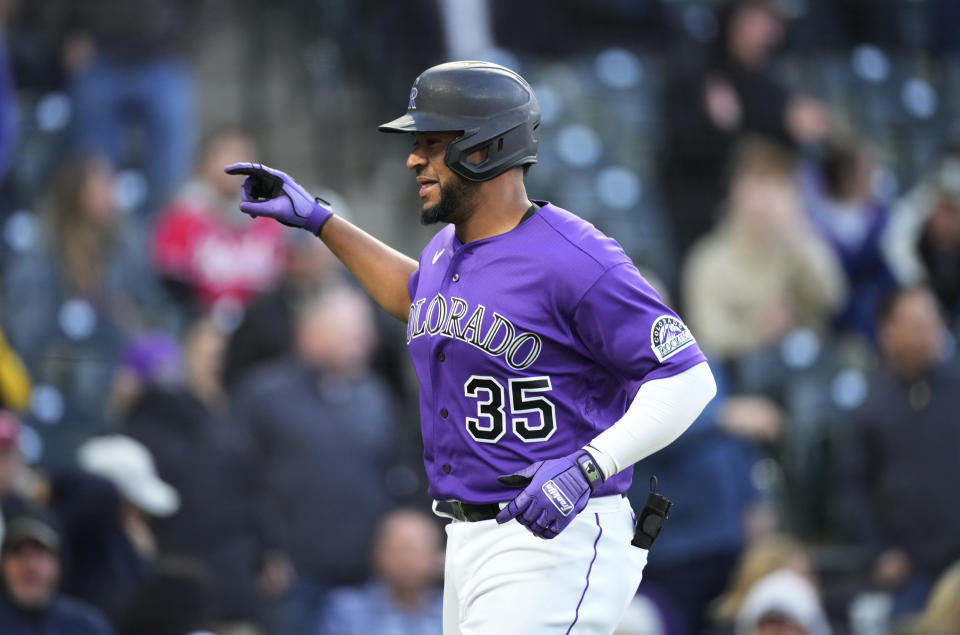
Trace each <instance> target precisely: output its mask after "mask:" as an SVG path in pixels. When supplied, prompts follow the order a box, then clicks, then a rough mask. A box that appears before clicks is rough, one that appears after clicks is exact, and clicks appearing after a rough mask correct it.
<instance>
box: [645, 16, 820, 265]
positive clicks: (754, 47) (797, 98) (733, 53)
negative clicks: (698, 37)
mask: <svg viewBox="0 0 960 635" xmlns="http://www.w3.org/2000/svg"><path fill="white" fill-rule="evenodd" d="M719 23H720V24H719V26H718V33H719V37H718V38H717V39H716V42H715V44H714V46H713V47H712V49H711V50H709V51H706V52H705V54H704V55H703V57H702V60H700V61H699V63H698V64H697V65H696V66H695V67H694V68H691V69H688V70H682V69H681V70H678V71H676V72H671V73H670V77H669V80H668V84H667V88H666V90H665V91H664V93H663V103H664V108H663V112H664V123H665V125H666V130H665V135H664V138H663V143H662V145H661V148H662V159H661V160H660V161H659V164H660V183H661V187H662V188H663V192H664V196H665V199H666V201H665V202H666V205H667V210H668V211H669V217H670V218H671V219H672V221H673V232H674V238H675V243H676V246H677V248H678V252H679V255H680V256H681V257H682V256H684V255H685V254H686V252H687V250H688V249H689V247H690V246H691V245H692V244H693V243H694V241H696V239H697V238H699V237H700V236H702V235H703V234H704V233H705V232H707V231H708V230H709V229H710V227H711V226H712V225H713V224H714V218H715V217H716V216H715V215H716V213H717V212H719V211H720V210H718V209H717V203H718V202H719V201H722V200H723V199H724V191H725V183H724V169H725V166H727V165H728V164H729V162H730V157H731V156H732V154H733V150H734V147H735V146H736V144H737V143H738V141H739V140H740V139H741V138H742V137H743V136H748V135H750V136H762V137H764V138H765V139H767V140H769V141H771V142H776V143H780V144H783V145H785V146H793V145H794V144H797V143H805V142H811V141H815V140H817V139H819V138H821V137H822V136H823V135H824V134H825V133H826V131H827V128H828V125H829V115H828V113H827V111H826V109H825V107H824V106H823V104H821V103H820V102H818V101H816V100H814V99H812V98H810V97H806V96H802V95H799V94H791V93H790V91H788V90H787V89H786V88H785V87H784V86H783V84H782V83H781V81H780V80H779V79H778V78H777V77H775V75H774V73H773V70H772V69H771V67H770V62H771V56H772V53H773V51H774V50H775V49H776V47H777V46H778V45H779V43H780V42H781V40H782V39H783V34H784V28H785V25H784V20H783V17H782V15H781V13H780V11H779V10H778V8H777V4H776V3H775V2H772V1H771V0H736V1H735V2H730V3H728V4H727V5H726V6H725V7H724V9H723V10H722V13H721V16H720V20H719ZM685 50H689V47H688V48H686V49H685ZM677 66H678V65H676V64H675V65H674V68H676V67H677Z"/></svg>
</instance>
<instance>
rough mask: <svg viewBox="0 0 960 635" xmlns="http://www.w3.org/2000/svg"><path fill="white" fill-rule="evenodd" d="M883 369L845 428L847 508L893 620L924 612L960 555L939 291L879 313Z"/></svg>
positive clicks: (952, 377)
mask: <svg viewBox="0 0 960 635" xmlns="http://www.w3.org/2000/svg"><path fill="white" fill-rule="evenodd" d="M878 340H879V345H880V352H881V356H882V359H883V362H884V365H883V368H882V369H881V370H880V371H879V372H877V373H876V374H875V375H874V376H872V377H871V378H870V380H869V382H868V395H867V398H866V400H865V402H864V403H863V405H862V406H861V407H860V408H859V409H858V410H857V412H856V413H855V416H854V417H853V419H852V421H850V422H849V428H848V430H847V432H848V433H849V434H848V438H847V439H845V442H844V443H843V445H842V448H843V452H842V454H840V455H839V457H840V458H841V459H842V461H843V465H842V482H843V484H844V486H845V489H846V492H845V496H846V501H845V505H844V509H845V510H846V511H847V513H848V514H849V521H850V523H851V527H852V529H853V530H854V532H855V535H856V537H857V538H858V539H859V540H860V541H861V542H862V544H864V545H865V546H866V548H867V551H868V554H869V556H870V582H871V583H872V584H875V585H878V586H879V587H881V588H885V589H889V590H891V592H892V594H893V609H892V616H893V617H894V618H897V617H901V616H903V615H905V614H907V613H910V612H917V611H919V610H921V609H922V608H923V604H924V601H925V600H926V598H927V594H928V593H929V591H930V588H931V587H932V586H933V582H934V580H935V579H936V578H937V576H939V575H940V574H941V573H942V572H943V571H944V569H946V567H947V566H949V564H950V563H952V562H954V561H956V560H958V559H960V506H958V505H955V504H952V502H947V501H950V500H951V498H950V497H951V496H952V495H951V494H950V493H949V492H947V491H945V490H944V484H945V483H955V482H958V480H960V462H958V461H957V456H956V449H957V448H958V447H960V419H958V417H957V413H958V412H960V392H958V391H957V386H960V377H958V376H957V372H956V369H955V368H953V367H951V366H950V365H948V364H947V363H945V361H944V359H943V358H944V353H945V330H944V326H943V322H942V319H941V317H940V314H939V312H938V308H937V303H936V300H935V299H934V296H933V294H932V293H931V292H930V291H929V290H927V289H925V288H920V287H917V288H909V289H903V290H900V291H897V292H895V293H894V294H893V295H891V296H890V297H889V298H888V299H887V300H886V301H885V302H884V303H883V305H882V307H881V309H880V313H879V316H878Z"/></svg>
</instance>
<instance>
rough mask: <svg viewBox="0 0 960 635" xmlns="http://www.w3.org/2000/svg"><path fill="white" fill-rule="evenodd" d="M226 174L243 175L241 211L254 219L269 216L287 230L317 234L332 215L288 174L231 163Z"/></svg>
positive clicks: (259, 166) (271, 169) (318, 199)
mask: <svg viewBox="0 0 960 635" xmlns="http://www.w3.org/2000/svg"><path fill="white" fill-rule="evenodd" d="M223 171H224V172H226V173H227V174H246V175H247V178H246V179H245V180H244V181H243V189H242V195H241V198H242V202H241V203H240V211H242V212H244V213H246V214H249V215H250V216H253V217H254V218H256V217H257V216H269V217H270V218H275V219H277V220H278V221H280V222H281V223H283V224H284V225H289V226H290V227H302V228H303V229H306V230H307V231H308V232H310V233H311V234H319V233H320V229H321V228H322V227H323V224H324V223H325V222H327V221H328V220H329V219H330V217H331V216H333V212H332V211H331V210H330V204H329V203H327V202H326V201H325V200H323V199H321V198H315V197H313V196H311V195H310V193H309V192H307V191H306V190H305V189H303V186H302V185H300V184H299V183H297V182H296V181H294V180H293V177H291V176H290V175H289V174H286V173H285V172H281V171H280V170H274V169H273V168H268V167H267V166H265V165H261V164H259V163H234V164H233V165H228V166H227V167H225V168H224V169H223Z"/></svg>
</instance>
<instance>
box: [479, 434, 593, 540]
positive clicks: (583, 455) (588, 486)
mask: <svg viewBox="0 0 960 635" xmlns="http://www.w3.org/2000/svg"><path fill="white" fill-rule="evenodd" d="M497 480H499V481H500V482H501V483H503V484H504V485H507V486H509V487H522V488H524V489H523V491H522V492H520V493H519V494H518V495H517V497H516V498H514V499H513V500H512V501H510V503H509V504H507V506H506V507H504V508H503V509H501V510H500V513H499V514H497V522H498V523H500V524H503V523H505V522H507V521H509V520H510V519H511V518H516V519H517V522H518V523H520V524H521V525H525V526H526V527H527V529H529V530H530V531H531V532H533V533H534V534H535V535H537V536H540V537H541V538H553V537H555V536H556V535H557V534H559V533H560V532H561V531H563V530H564V529H566V527H567V525H569V524H570V521H572V520H573V518H574V516H576V515H577V514H579V513H580V511H581V510H582V509H583V508H584V507H586V505H587V500H589V498H590V495H591V494H592V493H593V492H594V491H596V489H597V488H598V487H600V484H601V483H603V475H602V474H601V473H600V470H599V468H598V467H597V464H596V463H595V462H594V460H593V457H591V456H590V455H589V454H588V453H587V452H586V451H585V450H577V451H576V452H574V453H573V454H570V455H568V456H565V457H563V458H561V459H550V460H549V461H537V462H536V463H533V464H532V465H529V466H527V467H525V468H524V469H522V470H520V471H519V472H516V473H514V474H510V475H509V476H501V477H499V478H498V479H497Z"/></svg>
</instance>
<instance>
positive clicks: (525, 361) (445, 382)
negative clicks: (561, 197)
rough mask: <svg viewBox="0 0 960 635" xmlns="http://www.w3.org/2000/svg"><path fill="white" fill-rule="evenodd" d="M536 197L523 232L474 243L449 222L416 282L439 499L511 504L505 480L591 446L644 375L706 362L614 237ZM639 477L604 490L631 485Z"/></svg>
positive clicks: (428, 434)
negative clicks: (538, 463)
mask: <svg viewBox="0 0 960 635" xmlns="http://www.w3.org/2000/svg"><path fill="white" fill-rule="evenodd" d="M538 204H540V205H541V206H542V207H541V208H540V209H539V210H538V211H537V212H536V213H535V214H534V215H533V216H531V217H530V218H528V219H527V220H526V221H524V222H522V223H520V225H518V226H517V227H516V228H514V229H513V230H511V231H509V232H506V233H504V234H500V235H497V236H492V237H490V238H484V239H481V240H477V241H474V242H470V243H467V244H463V243H461V242H460V241H459V240H458V239H457V237H456V235H455V234H454V226H453V225H449V226H447V227H445V228H444V229H442V230H441V231H440V232H439V233H437V235H436V236H434V238H433V239H432V240H431V241H430V243H429V244H428V245H427V247H426V248H425V249H424V250H423V252H422V253H421V255H420V267H419V269H418V270H417V271H415V272H414V273H413V275H412V276H411V277H410V281H409V290H410V297H411V299H412V304H411V306H410V317H409V321H408V322H407V346H408V348H409V350H410V355H411V357H412V358H413V364H414V367H415V368H416V372H417V376H418V378H419V380H420V417H421V425H422V432H423V445H424V452H423V460H424V466H425V467H426V472H427V476H428V477H429V480H430V486H429V493H430V495H431V496H432V497H434V498H436V499H439V500H448V499H457V500H461V501H465V502H469V503H492V502H502V501H508V500H511V499H512V498H513V497H514V496H516V494H517V490H516V489H515V488H509V487H506V486H504V485H501V484H500V483H499V482H498V481H497V477H498V476H500V475H501V474H512V473H513V472H515V471H517V470H519V469H521V468H523V467H526V466H527V465H529V464H530V463H532V462H534V461H538V460H541V459H552V458H558V457H561V456H564V455H566V454H569V453H571V452H573V451H575V450H577V449H579V448H581V447H583V446H584V445H586V444H587V443H588V442H590V441H591V440H592V439H593V438H594V437H595V436H597V435H598V434H599V433H600V432H602V431H603V430H605V429H606V428H608V427H610V426H611V425H612V424H614V423H615V422H616V421H617V420H619V419H620V417H622V416H623V413H624V412H626V409H627V407H628V406H629V404H630V402H631V401H632V399H633V397H634V396H635V395H636V393H637V390H638V389H639V387H640V385H641V384H642V383H643V382H645V381H649V380H651V379H657V378H661V377H669V376H671V375H675V374H677V373H679V372H681V371H683V370H686V369H687V368H690V367H692V366H694V365H696V364H698V363H700V362H702V361H704V356H703V354H702V353H701V352H700V349H699V348H698V346H697V344H696V342H695V341H694V339H693V336H692V335H691V334H690V331H689V330H688V329H687V327H686V326H684V324H683V322H682V321H681V320H680V319H679V318H678V317H677V315H676V314H675V313H674V312H673V311H671V310H670V309H669V308H667V307H666V306H665V305H664V304H663V301H662V300H661V299H660V296H659V295H658V294H657V292H656V291H654V290H653V288H652V287H651V286H650V285H649V284H648V283H647V281H646V280H644V279H643V277H642V276H641V275H640V272H639V271H637V268H636V267H635V266H634V265H633V263H632V262H631V261H630V259H629V258H628V257H627V255H626V254H625V253H624V251H623V249H622V248H621V247H620V245H619V244H618V243H617V242H616V241H615V240H613V239H612V238H609V237H607V236H605V235H604V234H602V233H601V232H600V231H598V230H597V229H596V228H595V227H594V226H593V225H591V224H590V223H588V222H586V221H584V220H583V219H581V218H579V217H577V216H576V215H574V214H572V213H570V212H568V211H566V210H564V209H561V208H559V207H556V206H554V205H551V204H549V203H546V202H541V201H538ZM632 474H633V470H632V468H631V469H625V470H623V471H621V472H620V473H618V474H615V475H614V476H612V477H611V478H609V479H608V480H607V481H606V482H605V483H604V484H603V485H602V486H601V487H600V489H598V490H597V492H596V493H595V494H594V495H595V496H603V495H607V494H615V493H623V492H625V491H626V490H627V488H628V487H629V486H630V479H631V477H632Z"/></svg>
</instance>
